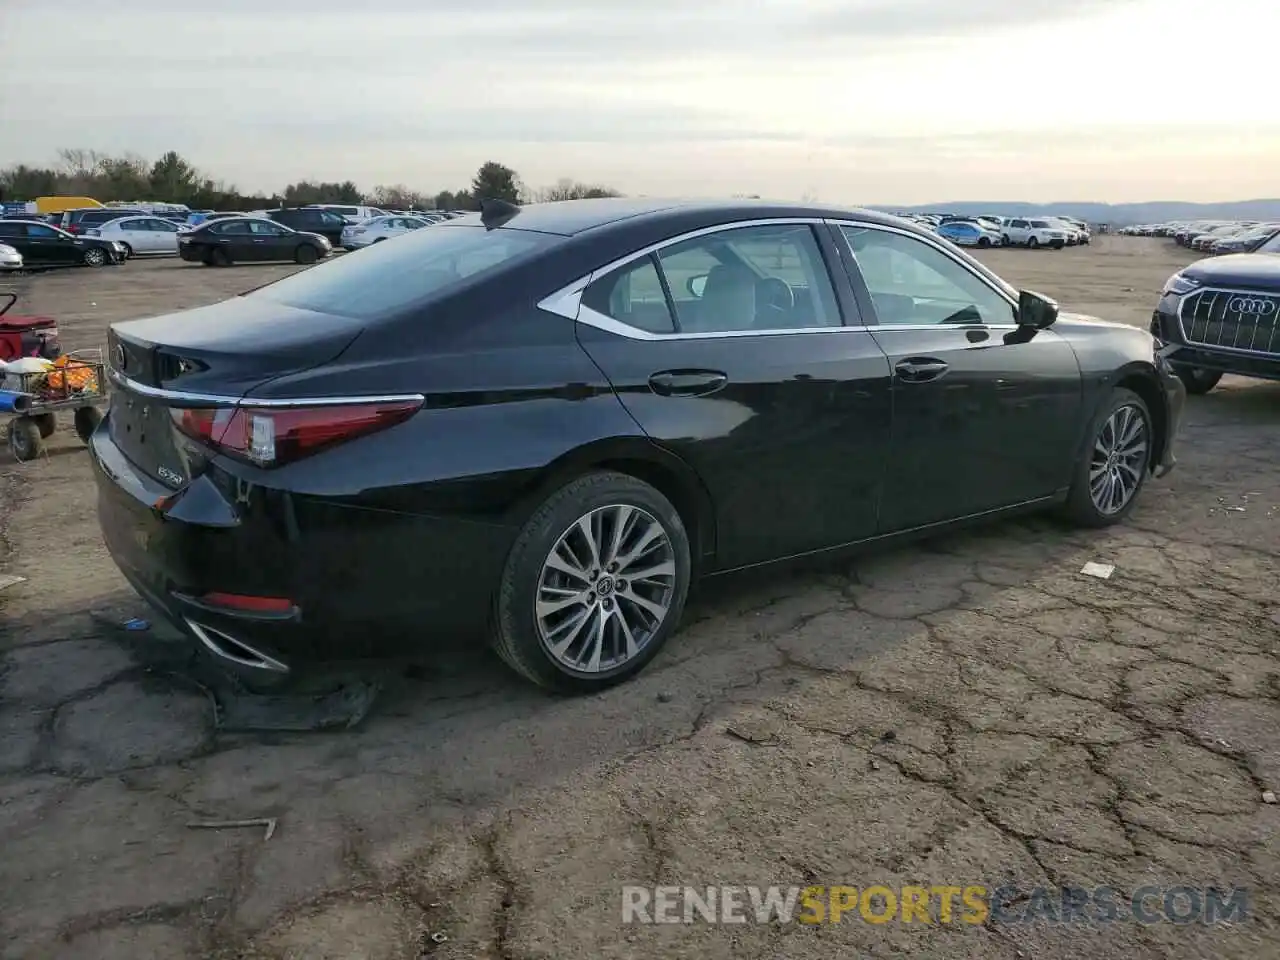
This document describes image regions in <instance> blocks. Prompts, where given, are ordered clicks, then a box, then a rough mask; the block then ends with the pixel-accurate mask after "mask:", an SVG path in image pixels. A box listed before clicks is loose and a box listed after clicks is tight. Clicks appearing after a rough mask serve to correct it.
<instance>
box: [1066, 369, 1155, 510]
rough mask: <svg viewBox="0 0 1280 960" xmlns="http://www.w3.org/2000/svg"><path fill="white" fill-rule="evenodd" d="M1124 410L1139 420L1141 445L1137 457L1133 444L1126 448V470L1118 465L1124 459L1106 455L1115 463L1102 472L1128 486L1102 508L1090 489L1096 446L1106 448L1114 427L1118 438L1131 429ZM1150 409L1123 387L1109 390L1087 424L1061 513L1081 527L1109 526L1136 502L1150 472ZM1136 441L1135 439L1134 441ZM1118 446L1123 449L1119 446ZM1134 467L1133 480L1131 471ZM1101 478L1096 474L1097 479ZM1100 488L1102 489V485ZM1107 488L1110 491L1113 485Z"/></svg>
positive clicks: (1113, 435)
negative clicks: (1122, 494) (1119, 500)
mask: <svg viewBox="0 0 1280 960" xmlns="http://www.w3.org/2000/svg"><path fill="white" fill-rule="evenodd" d="M1124 411H1128V412H1129V414H1130V416H1133V415H1137V416H1138V417H1139V418H1140V419H1141V422H1142V431H1143V433H1142V434H1141V437H1142V438H1143V440H1142V442H1143V444H1144V446H1143V449H1142V454H1141V458H1140V459H1139V457H1138V456H1137V455H1136V453H1135V452H1134V446H1133V445H1130V446H1129V447H1127V449H1128V450H1129V451H1130V456H1129V457H1128V458H1127V459H1128V460H1129V469H1128V470H1126V469H1125V468H1124V467H1123V466H1121V464H1122V463H1123V461H1124V460H1125V459H1126V458H1124V457H1121V458H1119V459H1117V458H1115V457H1109V458H1108V461H1106V462H1110V463H1113V464H1116V466H1115V467H1114V468H1113V469H1111V470H1109V471H1107V468H1106V467H1105V466H1104V468H1103V469H1104V471H1105V472H1111V473H1112V475H1113V477H1119V478H1121V479H1122V480H1123V481H1124V482H1126V483H1127V484H1130V485H1131V486H1130V489H1129V490H1128V491H1127V492H1126V497H1127V499H1125V500H1124V501H1123V502H1122V503H1120V504H1119V505H1118V506H1115V505H1112V506H1111V507H1110V508H1109V509H1103V508H1102V507H1100V506H1099V502H1098V501H1096V500H1095V499H1094V491H1093V489H1092V486H1091V484H1092V483H1093V482H1094V481H1095V478H1094V473H1095V460H1096V459H1098V458H1099V457H1100V456H1101V454H1100V452H1099V447H1100V446H1101V447H1104V448H1106V447H1109V446H1110V445H1111V440H1113V439H1114V438H1116V436H1117V428H1118V432H1119V437H1120V439H1122V440H1123V438H1124V437H1125V436H1126V435H1127V433H1128V431H1129V430H1130V429H1131V426H1130V425H1131V423H1132V421H1126V420H1124V419H1121V418H1122V416H1123V412H1124ZM1152 424H1153V420H1152V419H1151V411H1150V410H1149V409H1147V404H1146V402H1145V401H1144V400H1143V399H1142V398H1141V397H1140V396H1138V395H1137V394H1136V393H1134V392H1133V391H1132V390H1127V389H1125V388H1124V387H1117V388H1116V389H1115V390H1114V391H1112V393H1111V396H1110V397H1109V398H1108V399H1107V401H1106V402H1105V403H1104V404H1103V405H1102V406H1101V408H1100V409H1099V410H1098V412H1097V414H1096V415H1095V416H1094V418H1093V420H1092V421H1091V422H1090V424H1089V433H1088V435H1087V436H1088V439H1087V441H1086V443H1085V446H1084V449H1083V450H1082V451H1081V454H1080V460H1079V462H1078V463H1077V464H1076V467H1075V475H1074V476H1073V478H1072V482H1071V492H1070V493H1069V494H1068V495H1067V502H1066V505H1065V513H1066V516H1067V518H1068V519H1069V520H1071V521H1072V522H1073V523H1075V524H1077V525H1079V526H1082V527H1091V528H1099V527H1109V526H1112V525H1113V524H1116V523H1119V522H1121V521H1122V520H1124V519H1125V518H1126V517H1127V516H1128V515H1129V514H1130V513H1131V512H1132V511H1133V507H1134V504H1136V503H1137V502H1138V498H1139V496H1140V495H1141V494H1142V488H1143V487H1144V486H1145V485H1146V482H1147V477H1148V475H1150V473H1151V445H1152V443H1153V442H1154V440H1155V431H1154V429H1153V427H1152ZM1136 442H1137V441H1135V444H1136ZM1122 449H1125V448H1123V447H1122ZM1135 470H1136V472H1137V479H1136V482H1135V481H1134V480H1133V476H1132V474H1133V472H1134V471H1135ZM1102 480H1103V478H1102V477H1101V476H1099V477H1098V478H1097V481H1098V482H1101V481H1102ZM1103 489H1104V490H1105V489H1106V488H1103ZM1110 489H1112V490H1114V489H1115V488H1114V487H1111V488H1110ZM1099 499H1100V500H1101V501H1102V502H1103V503H1105V502H1106V499H1105V497H1100V498H1099Z"/></svg>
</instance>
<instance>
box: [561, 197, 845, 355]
mask: <svg viewBox="0 0 1280 960" xmlns="http://www.w3.org/2000/svg"><path fill="white" fill-rule="evenodd" d="M826 222H827V221H825V220H824V219H823V218H822V217H769V218H766V219H753V220H732V221H728V222H725V223H718V224H716V225H715V226H712V227H699V228H698V229H697V230H690V231H688V232H686V233H682V234H679V235H677V236H674V237H668V238H667V239H666V240H661V241H659V242H657V243H651V244H649V246H647V247H642V248H641V249H639V250H635V251H632V252H631V253H629V254H627V255H626V256H623V257H619V258H617V259H616V260H613V261H611V262H610V263H607V264H605V265H604V266H602V267H599V268H598V269H596V270H592V271H591V273H589V274H587V275H586V276H585V277H579V278H578V279H577V280H575V281H573V282H572V283H569V284H566V285H565V286H563V287H561V288H560V289H559V290H557V291H556V292H555V293H553V294H551V295H550V296H547V297H544V298H543V299H542V300H540V301H538V309H539V310H544V311H546V312H547V313H554V314H555V315H556V316H558V317H564V318H565V319H567V320H576V321H577V322H578V323H585V324H586V325H587V326H589V327H594V328H596V329H597V330H603V331H604V332H606V333H612V334H615V335H617V336H620V337H626V338H628V339H630V340H716V339H721V338H730V337H735V338H736V337H782V336H789V335H791V334H806V333H866V332H867V330H868V327H867V326H866V325H865V324H845V323H840V324H838V325H835V326H828V327H791V328H778V329H768V330H722V331H710V332H706V333H651V332H650V331H648V330H641V329H640V328H639V327H633V326H631V325H630V324H626V323H623V322H622V321H620V320H615V319H614V318H613V317H608V316H605V315H604V314H602V313H600V312H598V311H596V310H592V309H591V308H590V307H584V306H582V294H583V292H584V291H585V290H586V289H587V287H589V286H590V285H591V284H592V283H593V282H594V281H595V280H597V279H599V278H600V277H603V276H604V275H605V274H607V273H611V272H612V271H614V270H617V269H618V268H620V267H625V266H626V265H627V264H629V263H633V262H634V261H636V260H642V259H644V258H645V257H648V256H651V255H652V254H655V253H658V252H659V251H661V250H664V249H666V248H667V247H670V246H674V245H675V244H678V243H684V242H685V241H686V240H695V239H697V238H698V237H704V236H707V235H709V234H713V233H722V232H724V231H726V230H741V229H746V228H748V227H773V226H783V227H785V226H807V227H810V228H818V227H821V226H823V225H824V224H825V223H826ZM814 242H815V243H817V244H819V250H821V241H820V239H819V238H818V237H814ZM823 267H824V268H827V264H826V261H825V260H824V261H823ZM827 278H828V279H829V280H830V281H831V284H832V287H833V288H834V287H835V284H836V278H835V277H832V276H831V275H830V269H829V268H827ZM833 292H834V289H833ZM837 309H838V307H837ZM841 319H843V317H842V318H841Z"/></svg>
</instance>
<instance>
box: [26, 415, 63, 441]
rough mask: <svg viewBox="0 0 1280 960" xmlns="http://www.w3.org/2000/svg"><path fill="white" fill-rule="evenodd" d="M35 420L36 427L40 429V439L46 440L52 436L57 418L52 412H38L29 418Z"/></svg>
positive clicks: (56, 425)
mask: <svg viewBox="0 0 1280 960" xmlns="http://www.w3.org/2000/svg"><path fill="white" fill-rule="evenodd" d="M31 419H32V420H33V421H35V425H36V429H37V430H39V431H40V439H41V440H47V439H49V437H52V436H53V431H55V430H56V429H58V420H57V418H56V417H54V415H53V414H52V413H40V414H36V415H35V416H33V417H32V418H31Z"/></svg>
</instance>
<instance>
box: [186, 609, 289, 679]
mask: <svg viewBox="0 0 1280 960" xmlns="http://www.w3.org/2000/svg"><path fill="white" fill-rule="evenodd" d="M186 624H187V627H188V629H190V630H191V632H192V633H193V634H195V636H196V639H197V640H199V641H200V642H201V643H203V644H204V645H205V647H206V648H207V649H208V650H209V652H210V653H212V654H214V655H215V656H217V657H220V658H222V659H223V660H229V661H230V662H232V663H234V664H237V665H238V666H241V667H249V668H250V669H252V670H269V671H271V672H272V673H288V672H289V667H288V666H287V665H285V664H283V663H281V662H280V661H279V660H277V659H275V658H274V657H269V656H267V655H266V654H265V653H263V652H262V651H260V650H255V649H254V648H253V647H251V646H249V644H247V643H245V642H244V641H243V640H237V639H236V638H235V637H233V636H231V635H230V634H227V633H224V632H223V631H221V630H217V629H215V628H213V627H210V626H206V625H205V624H202V623H196V622H195V621H194V620H191V619H189V618H188V619H187V620H186Z"/></svg>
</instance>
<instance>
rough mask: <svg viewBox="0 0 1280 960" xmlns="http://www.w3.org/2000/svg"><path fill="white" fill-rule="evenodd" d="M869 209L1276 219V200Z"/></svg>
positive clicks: (1279, 208) (1149, 219) (1135, 219)
mask: <svg viewBox="0 0 1280 960" xmlns="http://www.w3.org/2000/svg"><path fill="white" fill-rule="evenodd" d="M871 209H873V210H884V211H886V212H889V213H940V214H941V213H950V214H956V215H958V216H967V217H974V216H978V215H980V214H989V215H991V216H995V217H1030V216H1050V217H1052V216H1058V215H1066V216H1068V217H1078V218H1079V219H1081V220H1087V221H1088V222H1089V223H1109V224H1112V225H1114V226H1125V225H1126V224H1130V223H1164V222H1165V221H1167V220H1277V221H1280V200H1236V201H1232V202H1229V203H1183V202H1181V201H1178V200H1152V201H1148V202H1146V203H1089V202H1085V203H1024V202H1020V201H1009V200H991V201H978V200H965V201H961V202H955V203H932V204H923V205H917V206H906V207H893V206H885V205H883V204H877V205H876V206H874V207H872V208H871Z"/></svg>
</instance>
